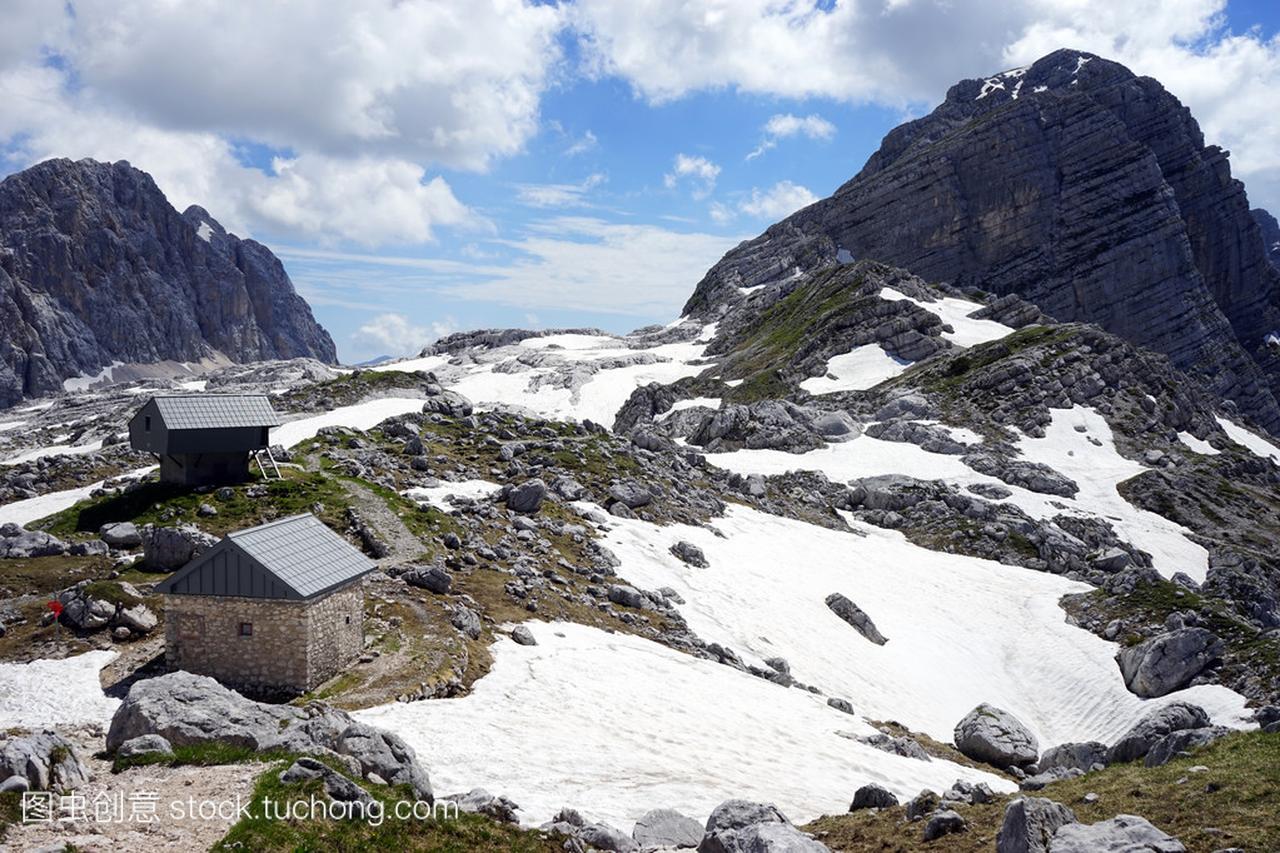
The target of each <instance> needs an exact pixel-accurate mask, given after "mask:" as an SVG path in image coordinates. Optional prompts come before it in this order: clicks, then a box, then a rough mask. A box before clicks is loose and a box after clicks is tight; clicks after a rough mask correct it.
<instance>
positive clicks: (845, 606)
mask: <svg viewBox="0 0 1280 853" xmlns="http://www.w3.org/2000/svg"><path fill="white" fill-rule="evenodd" d="M826 602H827V607H829V608H831V612H832V613H834V614H836V615H837V616H839V617H840V618H841V619H843V620H844V621H845V622H848V623H849V624H850V625H852V626H853V628H854V630H855V631H857V632H858V633H859V634H861V635H862V636H864V637H866V638H867V639H868V640H870V641H871V642H873V643H875V644H876V645H877V646H883V645H884V644H885V643H887V642H889V640H888V639H887V638H886V637H885V636H884V635H883V634H881V633H880V631H879V629H877V628H876V623H875V622H872V621H871V617H870V616H868V615H867V614H866V613H865V612H864V611H863V610H862V608H861V607H859V606H858V605H856V604H854V603H853V602H852V601H850V600H849V599H848V598H846V597H845V596H844V595H842V594H841V593H838V592H833V593H831V594H830V595H828V596H827V598H826Z"/></svg>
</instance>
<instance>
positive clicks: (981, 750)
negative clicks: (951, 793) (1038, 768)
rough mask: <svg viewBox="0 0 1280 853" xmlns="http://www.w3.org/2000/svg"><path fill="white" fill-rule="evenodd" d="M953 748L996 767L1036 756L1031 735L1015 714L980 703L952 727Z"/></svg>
mask: <svg viewBox="0 0 1280 853" xmlns="http://www.w3.org/2000/svg"><path fill="white" fill-rule="evenodd" d="M955 742H956V749H958V750H960V751H961V752H963V753H964V754H965V755H967V756H969V757H970V758H972V759H974V760H975V761H985V762H987V763H988V764H991V765H994V766H996V767H1001V768H1004V767H1009V766H1015V767H1017V766H1022V765H1026V764H1031V763H1032V762H1034V761H1035V760H1036V759H1037V758H1039V757H1040V746H1039V744H1038V743H1037V742H1036V737H1035V735H1033V734H1031V732H1030V731H1029V730H1028V729H1027V727H1026V726H1024V725H1023V724H1022V723H1021V722H1020V721H1019V720H1018V718H1017V717H1015V716H1013V715H1012V714H1010V713H1009V712H1008V711H1004V710H1001V709H1000V708H997V707H995V706H994V705H988V704H986V703H983V704H982V705H979V706H978V707H976V708H974V709H973V710H972V711H970V712H969V713H968V714H966V715H965V717H964V719H962V720H961V721H960V722H959V723H957V724H956V730H955Z"/></svg>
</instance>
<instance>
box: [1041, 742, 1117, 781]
mask: <svg viewBox="0 0 1280 853" xmlns="http://www.w3.org/2000/svg"><path fill="white" fill-rule="evenodd" d="M1107 751H1108V750H1107V745H1106V744H1105V743H1099V742H1098V741H1096V740H1089V741H1084V742H1082V743H1064V744H1059V745H1058V746H1051V747H1049V748H1048V749H1046V750H1045V751H1044V754H1043V755H1041V756H1040V760H1039V761H1038V762H1036V765H1037V766H1038V767H1039V768H1040V772H1041V773H1045V772H1048V771H1050V770H1055V769H1057V768H1059V767H1061V768H1063V769H1066V770H1081V771H1083V772H1085V773H1088V772H1089V771H1091V770H1096V769H1097V768H1098V765H1102V766H1103V767H1106V766H1107Z"/></svg>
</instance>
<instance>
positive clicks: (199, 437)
mask: <svg viewBox="0 0 1280 853" xmlns="http://www.w3.org/2000/svg"><path fill="white" fill-rule="evenodd" d="M264 434H265V435H264ZM264 439H265V440H264ZM269 441H270V430H269V429H268V428H266V427H235V428H225V429H173V430H169V431H168V437H167V445H166V449H165V451H164V452H166V453H172V454H179V453H247V452H248V451H250V450H261V449H263V448H265V447H266V446H267V445H268V443H269Z"/></svg>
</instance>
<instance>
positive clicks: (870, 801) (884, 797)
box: [849, 783, 898, 812]
mask: <svg viewBox="0 0 1280 853" xmlns="http://www.w3.org/2000/svg"><path fill="white" fill-rule="evenodd" d="M897 804H898V798H897V797H896V796H894V793H893V791H890V790H889V789H888V788H885V787H883V786H881V785H876V784H874V783H872V784H870V785H863V786H862V787H861V788H859V789H858V790H856V791H854V792H853V802H851V803H850V804H849V811H851V812H856V811H859V810H861V809H887V808H890V807H892V806H896V805H897Z"/></svg>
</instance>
